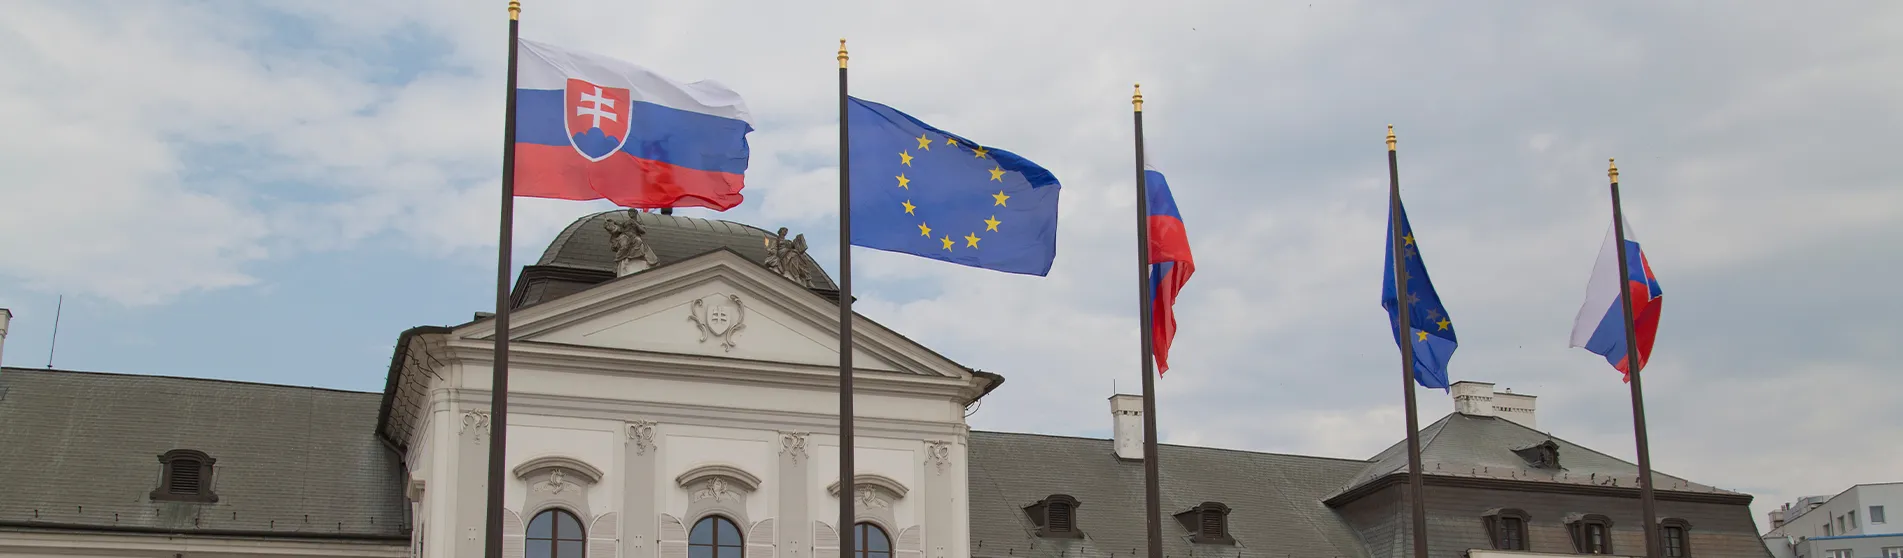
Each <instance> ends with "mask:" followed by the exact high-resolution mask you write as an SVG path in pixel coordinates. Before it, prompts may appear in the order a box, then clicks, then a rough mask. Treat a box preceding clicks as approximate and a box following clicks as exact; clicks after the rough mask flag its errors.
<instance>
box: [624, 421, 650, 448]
mask: <svg viewBox="0 0 1903 558" xmlns="http://www.w3.org/2000/svg"><path fill="white" fill-rule="evenodd" d="M654 425H655V422H654V421H651V420H636V421H629V422H628V443H632V444H634V453H635V454H636V455H646V454H647V453H648V450H651V449H654Z"/></svg>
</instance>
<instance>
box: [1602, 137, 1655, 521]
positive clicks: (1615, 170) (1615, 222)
mask: <svg viewBox="0 0 1903 558" xmlns="http://www.w3.org/2000/svg"><path fill="white" fill-rule="evenodd" d="M1606 177H1607V178H1609V179H1611V181H1612V235H1613V240H1614V241H1615V242H1617V243H1618V249H1619V306H1620V307H1622V308H1624V311H1623V312H1622V314H1623V315H1624V316H1625V369H1626V370H1627V372H1626V377H1627V378H1628V379H1630V380H1631V384H1632V436H1633V438H1635V439H1637V440H1638V444H1639V508H1640V509H1641V511H1642V513H1643V514H1644V516H1645V555H1646V556H1647V557H1648V558H1658V556H1659V555H1660V552H1659V540H1658V539H1659V533H1658V520H1659V517H1658V507H1657V506H1656V505H1655V504H1654V500H1653V499H1652V450H1651V444H1650V442H1648V441H1646V437H1645V393H1644V391H1645V390H1643V389H1641V388H1640V387H1639V369H1640V368H1644V366H1643V365H1642V363H1640V362H1639V339H1638V332H1637V331H1634V330H1633V329H1632V297H1631V296H1630V295H1631V294H1632V289H1631V287H1629V285H1630V284H1631V283H1630V280H1628V279H1626V277H1627V274H1628V273H1629V272H1628V271H1627V270H1629V269H1631V268H1629V267H1626V255H1625V210H1623V209H1621V208H1620V207H1619V166H1618V164H1616V163H1615V162H1613V160H1612V159H1606Z"/></svg>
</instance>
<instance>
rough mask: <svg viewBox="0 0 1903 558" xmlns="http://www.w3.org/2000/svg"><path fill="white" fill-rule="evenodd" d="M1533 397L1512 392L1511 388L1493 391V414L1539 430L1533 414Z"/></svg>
mask: <svg viewBox="0 0 1903 558" xmlns="http://www.w3.org/2000/svg"><path fill="white" fill-rule="evenodd" d="M1533 400H1534V397H1533V396H1531V395H1527V394H1524V393H1513V388H1507V390H1506V391H1504V392H1500V391H1496V392H1493V414H1494V416H1497V417H1500V418H1503V419H1507V420H1510V421H1513V422H1515V423H1519V425H1520V426H1524V427H1527V428H1531V429H1534V430H1539V428H1540V425H1539V422H1538V420H1536V419H1535V418H1534V416H1533V412H1534V410H1535V407H1534V406H1533Z"/></svg>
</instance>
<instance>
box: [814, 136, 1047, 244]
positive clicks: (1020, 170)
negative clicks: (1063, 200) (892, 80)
mask: <svg viewBox="0 0 1903 558" xmlns="http://www.w3.org/2000/svg"><path fill="white" fill-rule="evenodd" d="M846 117H847V122H848V127H847V132H848V133H849V134H850V137H849V143H848V146H849V147H850V149H851V150H852V151H851V155H850V159H849V161H850V162H851V163H852V176H851V178H852V244H853V245H855V246H864V247H867V248H872V249H876V250H885V251H889V252H898V253H902V254H912V255H915V256H924V257H927V258H932V259H935V260H944V261H948V262H952V263H955V264H961V265H968V266H972V267H978V268H984V269H993V270H998V271H1006V272H1010V273H1023V274H1027V275H1039V276H1042V275H1045V274H1048V273H1050V271H1051V262H1052V261H1053V260H1055V259H1056V258H1057V192H1058V184H1057V177H1056V176H1053V175H1051V172H1050V171H1048V170H1044V167H1040V166H1037V164H1036V163H1032V162H1031V161H1030V160H1027V159H1025V158H1023V157H1019V156H1017V155H1015V154H1013V153H1011V152H1009V151H1005V150H1003V149H997V148H993V147H987V146H984V145H980V144H978V143H977V142H973V141H971V140H968V139H965V138H963V137H960V136H958V135H956V134H952V133H950V132H946V131H944V130H940V129H938V128H934V127H932V126H931V125H930V124H926V123H924V122H920V121H919V120H918V119H917V118H912V117H911V115H907V114H905V113H903V112H899V111H897V110H894V109H893V108H892V107H888V106H885V105H881V104H879V103H874V102H871V101H867V100H864V99H858V98H850V99H849V102H848V108H847V109H846Z"/></svg>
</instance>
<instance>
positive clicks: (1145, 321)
mask: <svg viewBox="0 0 1903 558" xmlns="http://www.w3.org/2000/svg"><path fill="white" fill-rule="evenodd" d="M1130 105H1131V106H1133V107H1135V108H1136V110H1135V111H1133V113H1134V114H1135V115H1136V116H1135V118H1136V139H1137V146H1136V152H1137V188H1136V191H1137V314H1138V315H1139V316H1141V318H1140V323H1141V331H1139V332H1138V337H1141V338H1142V339H1143V340H1142V341H1141V345H1142V346H1143V510H1144V519H1145V520H1146V522H1147V523H1146V529H1147V530H1148V533H1149V537H1148V538H1149V541H1150V556H1149V558H1163V512H1162V507H1161V506H1162V497H1161V496H1160V494H1159V493H1160V492H1161V490H1160V489H1159V487H1158V483H1157V475H1158V473H1157V463H1156V460H1157V455H1156V454H1157V452H1156V346H1155V339H1154V338H1153V336H1152V329H1151V327H1152V324H1151V321H1152V319H1153V316H1152V311H1153V310H1154V309H1152V308H1151V307H1150V306H1151V304H1152V302H1151V296H1150V295H1151V293H1150V289H1151V283H1150V217H1149V215H1150V196H1149V181H1148V180H1147V177H1146V176H1144V173H1143V85H1142V84H1137V85H1136V87H1135V92H1134V93H1132V94H1131V95H1130Z"/></svg>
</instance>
